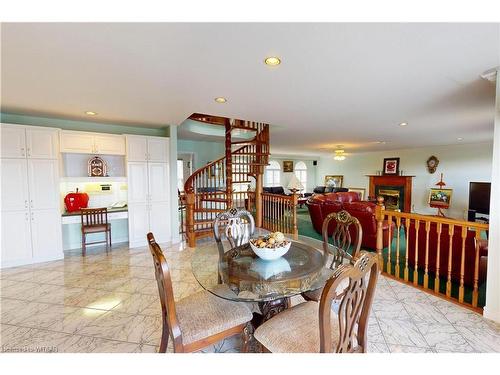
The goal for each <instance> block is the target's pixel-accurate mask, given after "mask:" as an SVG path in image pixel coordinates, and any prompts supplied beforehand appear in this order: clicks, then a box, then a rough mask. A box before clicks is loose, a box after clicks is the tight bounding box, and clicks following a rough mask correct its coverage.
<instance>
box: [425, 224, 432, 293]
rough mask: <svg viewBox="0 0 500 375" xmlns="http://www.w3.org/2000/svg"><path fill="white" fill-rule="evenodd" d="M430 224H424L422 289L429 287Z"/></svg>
mask: <svg viewBox="0 0 500 375" xmlns="http://www.w3.org/2000/svg"><path fill="white" fill-rule="evenodd" d="M430 229H431V222H430V221H426V222H425V269H424V288H425V289H427V288H428V287H429V230H430Z"/></svg>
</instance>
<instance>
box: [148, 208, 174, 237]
mask: <svg viewBox="0 0 500 375" xmlns="http://www.w3.org/2000/svg"><path fill="white" fill-rule="evenodd" d="M149 227H150V230H151V232H152V233H153V234H154V235H155V239H156V241H157V242H158V243H161V242H168V241H170V240H171V232H172V229H171V228H170V205H169V203H168V202H152V203H151V204H150V211H149Z"/></svg>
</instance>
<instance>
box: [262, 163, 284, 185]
mask: <svg viewBox="0 0 500 375" xmlns="http://www.w3.org/2000/svg"><path fill="white" fill-rule="evenodd" d="M280 174H281V168H280V165H279V163H278V162H277V161H274V160H272V161H270V162H269V165H268V166H267V167H266V170H265V172H264V186H268V187H270V186H281V182H280V178H281V176H280Z"/></svg>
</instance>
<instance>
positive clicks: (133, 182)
mask: <svg viewBox="0 0 500 375" xmlns="http://www.w3.org/2000/svg"><path fill="white" fill-rule="evenodd" d="M127 176H128V178H127V179H128V202H129V203H145V202H146V201H147V199H148V194H149V193H148V163H146V162H132V163H128V168H127Z"/></svg>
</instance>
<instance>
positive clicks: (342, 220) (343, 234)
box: [322, 210, 363, 269]
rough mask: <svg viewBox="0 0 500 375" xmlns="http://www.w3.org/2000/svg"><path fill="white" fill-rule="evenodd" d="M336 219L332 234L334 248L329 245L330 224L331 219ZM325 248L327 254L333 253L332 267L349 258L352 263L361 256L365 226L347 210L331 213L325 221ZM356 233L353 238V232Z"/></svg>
mask: <svg viewBox="0 0 500 375" xmlns="http://www.w3.org/2000/svg"><path fill="white" fill-rule="evenodd" d="M332 220H335V222H336V225H335V229H334V231H333V234H332V244H333V248H332V247H331V246H329V238H328V226H329V224H330V221H332ZM322 232H323V250H324V254H325V256H328V254H331V255H332V256H333V260H332V263H331V264H330V268H332V269H334V268H336V267H337V266H339V265H340V264H342V262H343V261H344V259H348V260H349V261H350V262H351V263H352V262H353V261H355V260H356V258H357V257H358V256H359V252H360V249H361V240H362V238H363V228H361V224H360V223H359V220H358V219H357V218H355V217H354V216H351V214H349V212H347V211H344V210H342V211H339V212H332V213H330V214H329V215H328V216H327V217H326V218H325V220H324V221H323V228H322ZM352 233H354V235H355V238H354V239H353V238H352V236H351V234H352Z"/></svg>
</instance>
